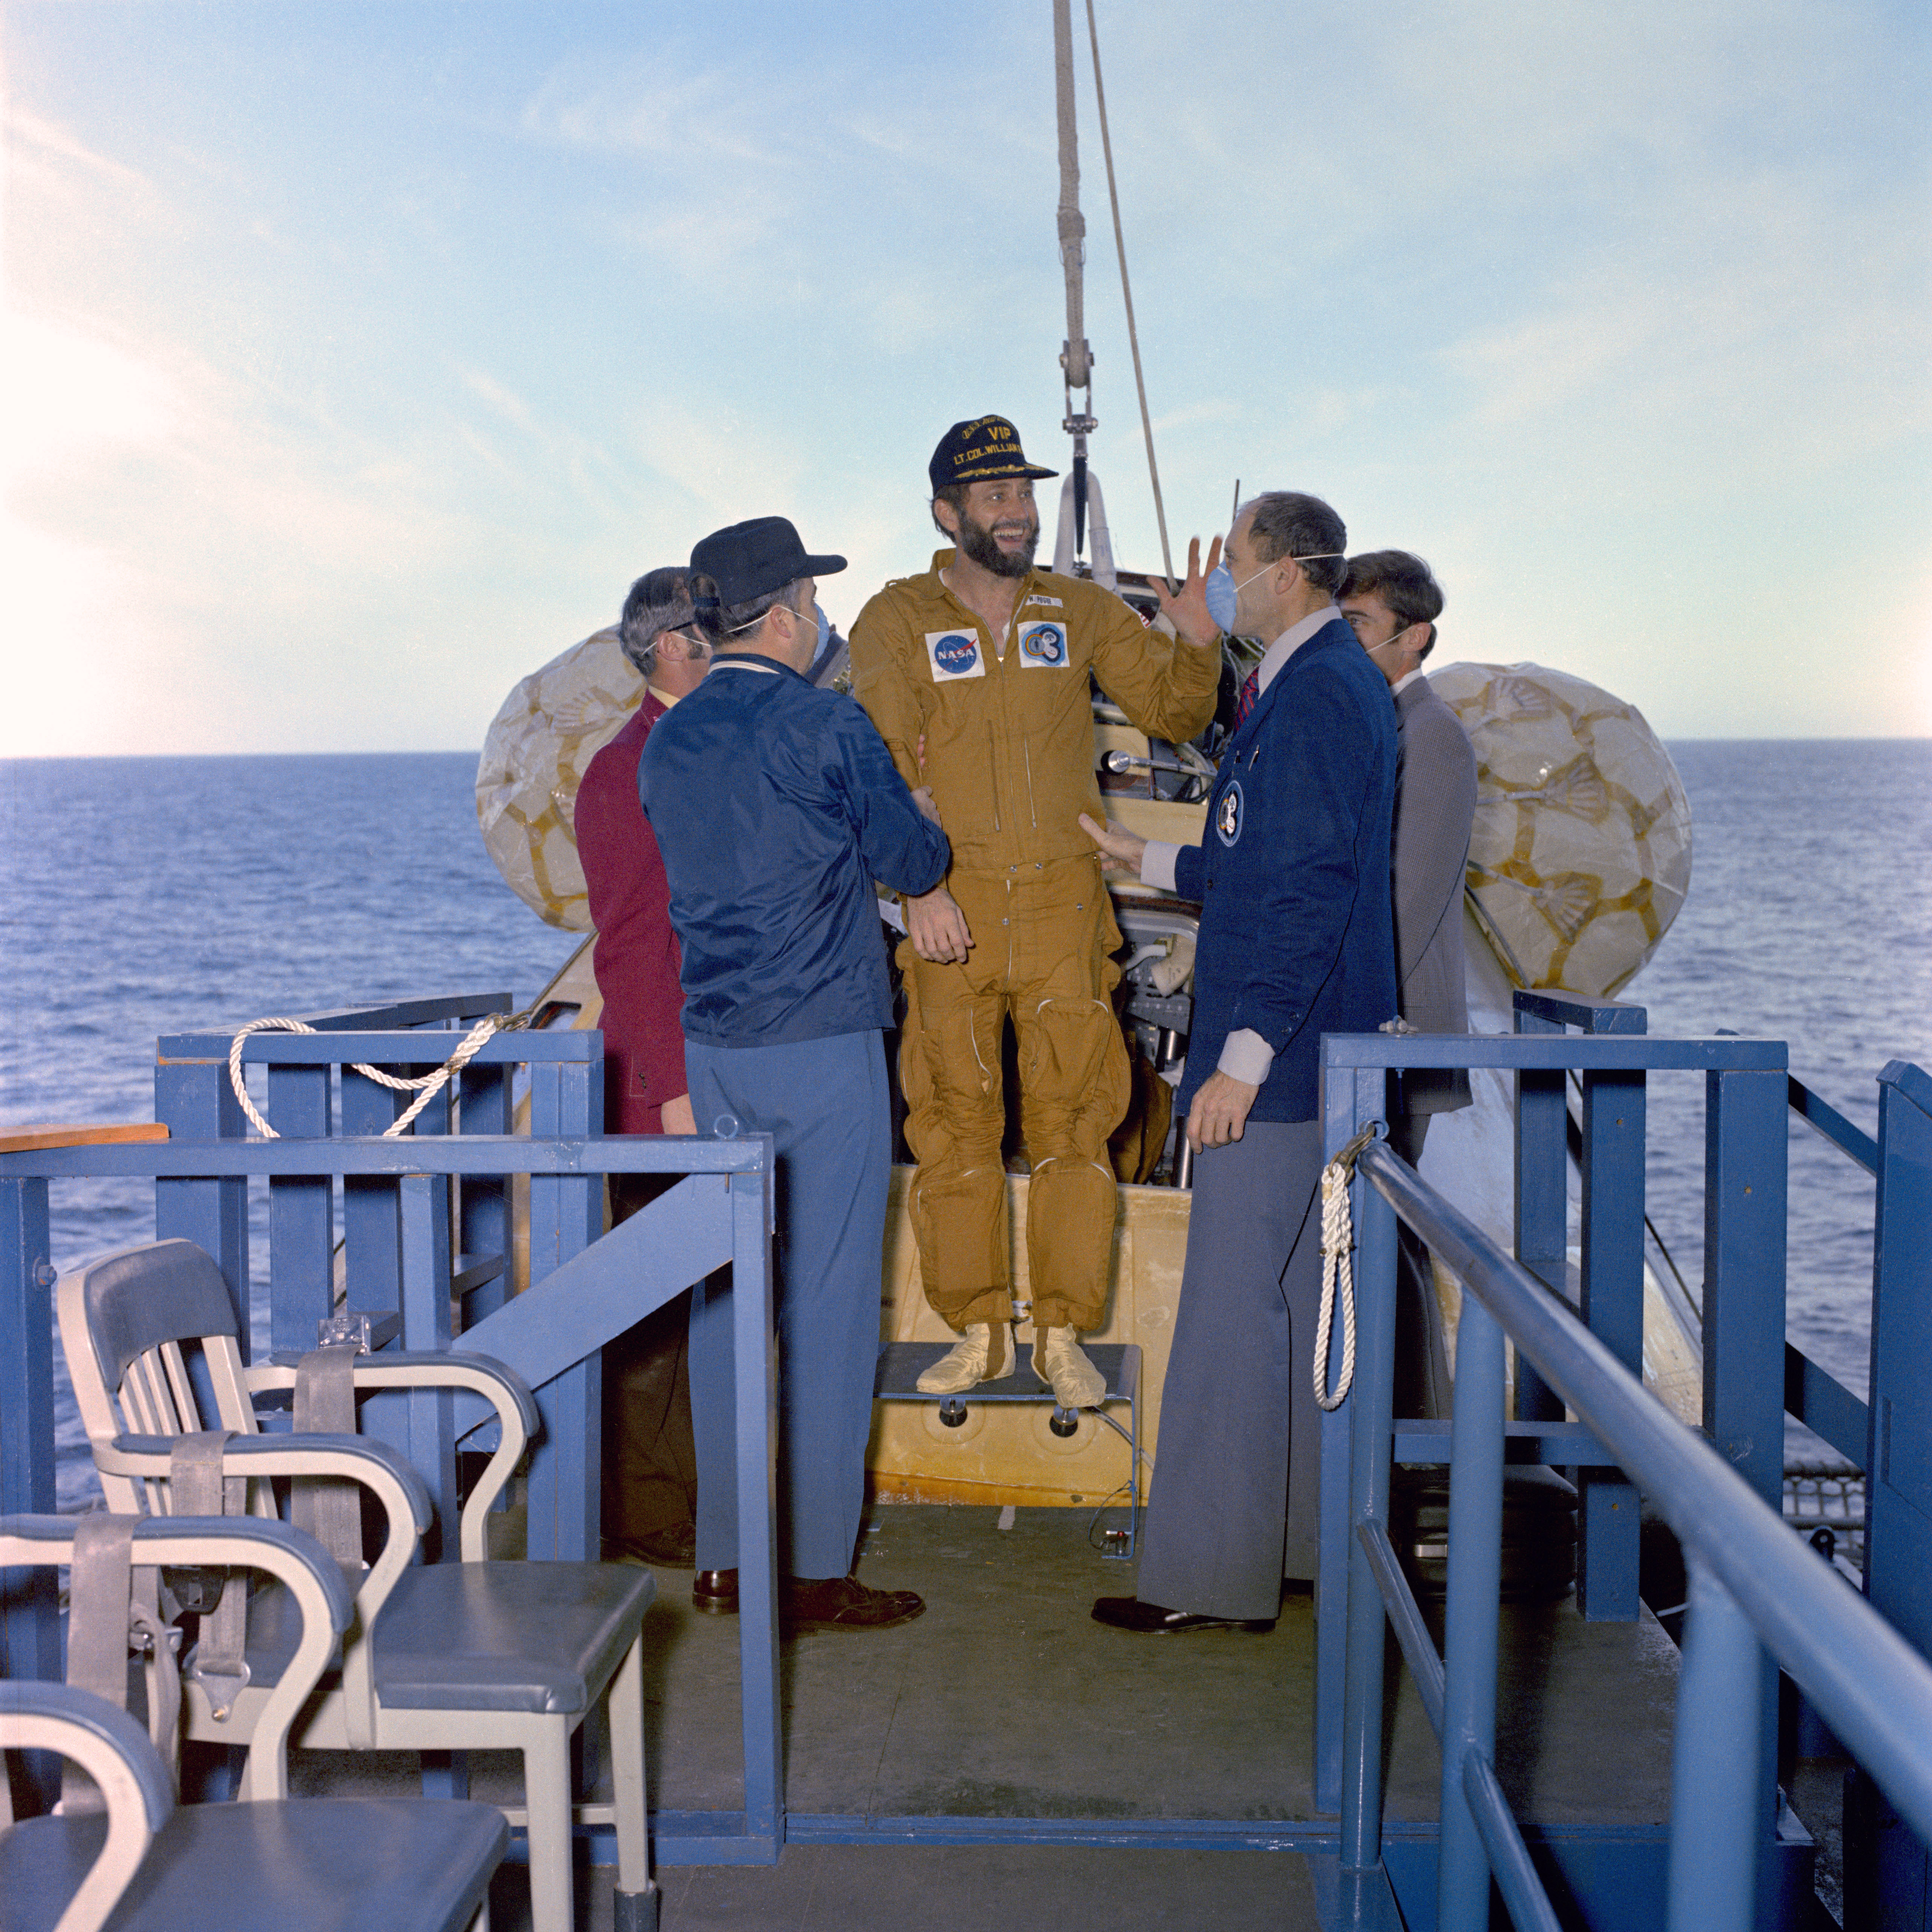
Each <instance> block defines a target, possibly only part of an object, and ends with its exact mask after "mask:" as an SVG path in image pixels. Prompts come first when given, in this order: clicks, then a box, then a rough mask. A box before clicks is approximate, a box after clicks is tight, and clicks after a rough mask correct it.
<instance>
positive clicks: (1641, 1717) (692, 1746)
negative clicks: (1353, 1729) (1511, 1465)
mask: <svg viewBox="0 0 1932 1932" xmlns="http://www.w3.org/2000/svg"><path fill="white" fill-rule="evenodd" d="M998 1516H999V1512H998V1511H996V1510H994V1509H991V1508H938V1507H926V1506H901V1507H892V1508H881V1509H880V1510H878V1511H876V1512H875V1513H874V1517H873V1518H872V1520H871V1526H870V1527H868V1531H867V1533H866V1535H865V1538H863V1541H862V1546H861V1553H860V1561H859V1574H860V1575H861V1577H863V1578H864V1580H865V1581H866V1582H868V1583H873V1584H876V1585H880V1586H891V1587H895V1588H909V1589H916V1590H918V1591H919V1592H920V1593H921V1594H922V1595H923V1596H924V1597H925V1598H926V1602H927V1605H928V1608H927V1610H926V1615H925V1616H923V1617H922V1618H920V1619H919V1620H918V1621H917V1622H914V1623H912V1624H909V1625H904V1626H903V1627H902V1628H900V1629H898V1630H896V1631H883V1632H880V1633H877V1634H871V1635H847V1634H832V1633H824V1634H813V1635H810V1636H807V1637H800V1638H797V1639H794V1640H790V1641H787V1643H785V1644H784V1646H783V1649H782V1652H781V1658H782V1679H781V1688H782V1694H783V1697H784V1706H785V1724H784V1729H785V1737H786V1753H787V1763H786V1779H787V1809H788V1810H789V1811H791V1812H793V1813H797V1814H844V1815H851V1814H860V1815H865V1816H870V1817H892V1816H903V1815H933V1814H941V1815H944V1814H950V1815H954V1816H962V1817H988V1816H1008V1817H1094V1818H1136V1817H1148V1818H1185V1817H1214V1818H1223V1819H1243V1820H1248V1819H1252V1820H1283V1821H1284V1822H1289V1823H1301V1824H1303V1825H1304V1826H1307V1825H1309V1824H1316V1823H1319V1822H1322V1821H1318V1820H1317V1819H1316V1814H1315V1812H1314V1810H1313V1786H1312V1767H1311V1764H1310V1748H1311V1745H1310V1740H1311V1737H1312V1731H1313V1670H1314V1631H1313V1616H1312V1612H1311V1606H1310V1600H1309V1599H1308V1598H1306V1597H1292V1598H1289V1599H1288V1600H1287V1601H1286V1603H1285V1604H1284V1605H1283V1613H1282V1616H1281V1619H1280V1622H1279V1623H1278V1624H1277V1627H1276V1628H1275V1629H1274V1631H1273V1632H1271V1633H1270V1634H1268V1635H1265V1636H1261V1635H1256V1634H1248V1633H1237V1632H1232V1631H1230V1632H1213V1633H1205V1634H1200V1635H1198V1636H1193V1637H1170V1638H1148V1637H1131V1636H1129V1635H1127V1634H1124V1633H1123V1632H1121V1631H1114V1630H1110V1629H1108V1628H1105V1627H1104V1626H1102V1625H1097V1624H1095V1623H1094V1622H1093V1621H1092V1619H1091V1616H1090V1614H1089V1613H1090V1611H1091V1607H1092V1603H1093V1599H1094V1598H1095V1597H1096V1596H1097V1595H1127V1594H1130V1593H1131V1592H1132V1591H1133V1587H1134V1574H1133V1565H1130V1564H1126V1563H1119V1562H1109V1561H1107V1560H1106V1559H1103V1557H1102V1556H1100V1553H1099V1552H1098V1551H1097V1550H1095V1549H1094V1548H1093V1547H1091V1545H1090V1544H1089V1543H1088V1541H1087V1532H1088V1525H1089V1523H1090V1521H1091V1511H1085V1510H1047V1509H1040V1510H1022V1511H1019V1514H1018V1517H1017V1520H1016V1523H1015V1524H1014V1526H1013V1528H1012V1529H1009V1530H1005V1531H1002V1530H1001V1529H999V1528H998ZM1109 1520H1110V1521H1111V1520H1113V1519H1112V1518H1110V1519H1109ZM656 1574H657V1578H658V1602H657V1603H656V1604H654V1605H653V1606H652V1610H651V1612H650V1614H649V1622H648V1623H647V1625H646V1630H647V1631H648V1632H649V1634H650V1635H651V1637H652V1647H651V1656H650V1663H649V1680H648V1683H647V1691H646V1694H647V1697H648V1699H649V1709H648V1713H647V1720H646V1722H647V1731H648V1740H647V1743H648V1758H649V1775H650V1779H651V1793H652V1803H653V1805H661V1806H664V1807H665V1808H667V1809H670V1810H673V1811H712V1810H716V1811H730V1810H734V1809H736V1808H737V1807H738V1806H739V1803H740V1802H741V1784H740V1776H741V1773H740V1760H739V1729H738V1725H739V1712H738V1694H737V1670H738V1656H737V1631H736V1622H735V1620H734V1619H730V1618H713V1617H703V1616H697V1615H696V1614H695V1613H693V1611H692V1610H691V1607H690V1588H691V1580H690V1573H689V1572H688V1571H682V1572H679V1571H658V1572H657V1573H656ZM1504 1621H1505V1631H1504V1658H1505V1662H1504V1670H1503V1683H1502V1694H1501V1698H1500V1706H1501V1709H1500V1714H1499V1733H1498V1751H1497V1757H1498V1768H1499V1772H1500V1774H1501V1775H1502V1780H1503V1782H1504V1784H1505V1787H1506V1788H1507V1789H1508V1790H1509V1792H1510V1794H1511V1798H1512V1799H1513V1800H1514V1802H1516V1803H1517V1805H1518V1807H1519V1811H1520V1815H1525V1816H1526V1817H1529V1818H1531V1819H1534V1820H1537V1821H1538V1822H1539V1823H1544V1824H1548V1825H1553V1826H1564V1825H1575V1824H1580V1823H1585V1822H1588V1821H1601V1822H1604V1823H1612V1824H1615V1825H1618V1826H1625V1827H1629V1826H1649V1825H1654V1824H1655V1823H1658V1822H1659V1821H1661V1820H1664V1819H1666V1818H1667V1817H1668V1814H1669V1803H1670V1718H1671V1709H1672V1703H1673V1696H1674V1692H1675V1688H1676V1651H1675V1649H1674V1648H1673V1646H1672V1645H1671V1644H1670V1641H1669V1640H1668V1639H1667V1637H1664V1634H1663V1633H1662V1632H1661V1631H1660V1630H1659V1629H1658V1627H1657V1625H1655V1622H1652V1620H1651V1619H1650V1618H1649V1616H1648V1614H1646V1616H1645V1617H1644V1619H1643V1621H1642V1622H1640V1623H1638V1624H1636V1625H1628V1624H1626V1625H1616V1624H1598V1625H1585V1624H1584V1623H1583V1622H1582V1621H1581V1619H1579V1618H1578V1617H1577V1614H1576V1612H1575V1610H1574V1606H1572V1605H1570V1604H1565V1605H1562V1606H1559V1607H1556V1608H1554V1609H1544V1610H1507V1611H1506V1612H1505V1620H1504ZM1391 1654H1392V1655H1393V1651H1392V1652H1391ZM1396 1683H1397V1690H1396V1694H1395V1696H1394V1698H1393V1699H1392V1700H1391V1704H1392V1709H1391V1714H1390V1718H1389V1721H1388V1725H1387V1732H1388V1736H1389V1739H1390V1751H1391V1775H1390V1786H1389V1805H1388V1810H1389V1816H1390V1817H1391V1820H1392V1821H1396V1820H1406V1821H1421V1820H1429V1819H1433V1817H1435V1815H1436V1787H1437V1783H1438V1781H1439V1776H1440V1767H1439V1759H1438V1757H1437V1754H1436V1745H1435V1741H1434V1738H1433V1735H1432V1733H1430V1730H1429V1726H1428V1722H1427V1719H1426V1718H1424V1715H1423V1714H1422V1710H1421V1705H1420V1703H1419V1702H1418V1699H1417V1698H1416V1696H1415V1691H1414V1687H1413V1685H1412V1684H1411V1683H1410V1682H1409V1676H1408V1673H1407V1672H1406V1670H1400V1671H1398V1672H1397V1673H1396ZM357 1763H358V1766H359V1769H358V1772H356V1774H355V1775H356V1780H357V1782H358V1784H359V1785H361V1786H362V1787H363V1788H367V1786H368V1781H369V1780H370V1778H371V1774H372V1772H376V1771H377V1766H372V1765H371V1763H370V1761H369V1760H367V1759H363V1760H357ZM293 1769H294V1772H295V1783H296V1786H297V1787H298V1788H299V1789H301V1788H309V1789H313V1788H316V1787H317V1786H319V1785H323V1784H335V1781H336V1779H337V1778H339V1777H340V1776H341V1774H342V1773H343V1772H344V1770H346V1769H347V1766H346V1765H345V1763H344V1760H342V1759H341V1758H340V1757H337V1756H336V1755H335V1754H315V1753H305V1754H300V1755H299V1758H298V1760H297V1761H296V1765H295V1766H294V1767H293ZM380 1772H381V1773H382V1774H383V1775H386V1776H388V1777H392V1778H395V1780H396V1781H397V1784H398V1788H403V1789H413V1788H414V1783H415V1778H414V1765H413V1761H412V1760H407V1759H396V1760H383V1761H382V1763H381V1765H380ZM472 1778H473V1786H472V1789H473V1792H474V1795H475V1796H478V1797H479V1798H489V1797H499V1796H502V1797H505V1798H508V1796H509V1795H510V1794H511V1793H512V1792H514V1790H515V1789H516V1786H517V1768H516V1767H515V1766H514V1763H513V1762H504V1761H492V1760H490V1759H489V1758H487V1757H482V1756H481V1755H479V1756H478V1757H476V1758H475V1759H474V1760H472ZM335 1788H338V1789H340V1788H341V1786H340V1784H336V1786H335ZM583 1876H584V1879H585V1882H583V1884H581V1885H580V1914H579V1917H580V1923H581V1924H583V1925H584V1926H586V1927H602V1926H605V1925H607V1924H609V1923H610V1873H609V1872H608V1870H602V1871H599V1872H597V1873H585V1874H584V1875H583ZM658 1880H659V1882H660V1883H661V1885H662V1886H663V1888H664V1925H665V1926H666V1927H670V1928H682V1927H711V1926H731V1927H743V1928H752V1932H755V1929H756V1928H761V1927H787V1928H797V1932H809V1929H810V1928H817V1927H826V1928H831V1927H848V1928H852V1932H864V1928H868V1927H874V1926H879V1927H886V1926H890V1927H904V1926H907V1925H911V1924H919V1923H920V1922H922V1921H924V1920H925V1919H926V1918H929V1917H930V1918H932V1919H933V1920H934V1921H935V1922H936V1923H938V1924H943V1925H947V1926H949V1927H959V1928H964V1929H965V1932H971V1928H975V1927H995V1926H998V1927H1004V1925H1005V1924H1007V1923H1008V1922H1009V1921H1013V1920H1014V1919H1016V1918H1019V1917H1020V1916H1022V1915H1024V1916H1025V1918H1026V1919H1027V1920H1028V1921H1039V1920H1040V1918H1042V1917H1043V1916H1045V1917H1046V1918H1048V1919H1049V1920H1050V1919H1052V1918H1055V1917H1058V1916H1061V1915H1067V1914H1073V1913H1078V1914H1079V1915H1082V1917H1083V1918H1086V1917H1091V1916H1092V1915H1097V1914H1099V1913H1102V1912H1104V1913H1105V1914H1106V1918H1107V1920H1108V1921H1109V1923H1110V1924H1115V1925H1117V1926H1121V1927H1138V1926H1140V1925H1143V1924H1145V1925H1148V1926H1155V1925H1162V1926H1166V1925H1187V1926H1190V1927H1204V1928H1220V1927H1252V1926H1256V1925H1260V1924H1268V1925H1273V1926H1282V1927H1304V1926H1307V1927H1313V1925H1315V1924H1316V1918H1315V1912H1314V1897H1313V1891H1312V1889H1311V1886H1310V1879H1309V1875H1308V1867H1307V1861H1306V1860H1305V1859H1304V1858H1302V1857H1301V1856H1300V1855H1298V1854H1295V1853H1293V1852H1268V1851H1181V1850H1175V1851H1128V1850H1119V1849H1085V1848H1082V1849H1075V1848H1058V1847H1047V1846H984V1847H978V1846H974V1847H958V1846H922V1845H913V1846H871V1845H859V1846H846V1845H826V1844H794V1845H790V1846H787V1847H786V1849H785V1851H784V1856H783V1858H782V1859H781V1862H780V1863H779V1864H778V1866H777V1867H775V1868H758V1867H752V1868H745V1867H738V1868H723V1867H664V1868H663V1869H661V1870H660V1871H659V1872H658ZM522 1885H523V1879H522V1876H521V1873H520V1871H519V1870H517V1869H516V1868H514V1867H505V1871H504V1873H502V1876H500V1877H499V1881H498V1884H497V1886H496V1894H495V1903H494V1906H493V1912H494V1922H495V1924H496V1926H497V1927H498V1929H499V1932H510V1928H517V1927H521V1926H523V1925H524V1924H527V1922H528V1921H527V1909H528V1908H527V1903H526V1897H524V1896H523V1895H522V1894H521V1888H522Z"/></svg>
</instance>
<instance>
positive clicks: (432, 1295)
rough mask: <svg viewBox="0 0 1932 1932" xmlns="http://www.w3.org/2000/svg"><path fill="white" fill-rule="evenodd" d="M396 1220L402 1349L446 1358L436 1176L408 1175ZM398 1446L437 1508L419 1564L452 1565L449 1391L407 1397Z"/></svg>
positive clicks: (444, 1181) (441, 1209)
mask: <svg viewBox="0 0 1932 1932" xmlns="http://www.w3.org/2000/svg"><path fill="white" fill-rule="evenodd" d="M401 1205H402V1217H403V1346H404V1349H407V1350H410V1351H412V1352H415V1351H421V1352H424V1353H428V1352H431V1351H434V1352H439V1353H446V1352H448V1350H449V1348H450V1346H451V1343H452V1339H453V1338H452V1334H451V1332H450V1319H449V1179H448V1178H447V1176H446V1175H440V1174H408V1175H404V1177H403V1181H402V1187H401ZM401 1400H402V1402H403V1403H404V1404H405V1405H406V1410H405V1413H406V1415H407V1421H406V1423H405V1424H404V1428H405V1439H404V1441H403V1442H401V1443H400V1444H398V1448H401V1450H402V1451H403V1453H404V1454H405V1455H406V1456H407V1457H408V1458H409V1459H410V1462H411V1463H413V1464H414V1465H415V1466H416V1473H417V1474H418V1475H419V1476H421V1477H422V1479H423V1481H425V1483H427V1484H428V1485H429V1491H430V1495H431V1498H432V1499H433V1500H434V1502H435V1505H436V1516H437V1529H438V1530H439V1531H440V1534H441V1538H442V1542H441V1547H440V1548H436V1549H432V1548H428V1547H426V1548H425V1550H424V1552H423V1554H424V1556H425V1559H426V1560H427V1561H428V1562H437V1560H438V1559H440V1558H443V1559H449V1561H451V1562H455V1559H456V1557H457V1553H458V1542H457V1535H456V1526H457V1523H458V1520H459V1517H460V1501H459V1499H458V1493H457V1487H456V1437H455V1396H454V1394H452V1391H449V1390H448V1389H412V1390H411V1391H410V1392H409V1393H408V1394H407V1395H405V1396H404V1397H402V1398H401Z"/></svg>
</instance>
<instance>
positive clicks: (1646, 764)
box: [1430, 664, 1691, 998]
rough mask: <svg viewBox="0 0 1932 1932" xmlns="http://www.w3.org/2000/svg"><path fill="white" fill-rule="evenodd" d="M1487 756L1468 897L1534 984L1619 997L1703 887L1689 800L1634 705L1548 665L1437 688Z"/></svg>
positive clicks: (1443, 674)
mask: <svg viewBox="0 0 1932 1932" xmlns="http://www.w3.org/2000/svg"><path fill="white" fill-rule="evenodd" d="M1430 683H1431V685H1433V686H1434V687H1435V689H1436V693H1437V694H1438V695H1439V697H1442V699H1443V700H1444V701H1445V703H1448V705H1449V706H1450V707H1451V709H1453V710H1454V712H1455V713H1456V715H1457V717H1458V718H1460V719H1461V720H1462V721H1463V730H1465V731H1466V732H1467V733H1469V742H1470V743H1471V745H1473V746H1474V747H1475V753H1476V786H1477V796H1476V821H1475V829H1473V831H1472V833H1471V835H1470V838H1469V874H1468V883H1469V896H1470V898H1472V900H1473V901H1475V909H1476V916H1477V918H1478V921H1479V922H1480V923H1481V926H1482V927H1483V930H1484V935H1485V936H1486V937H1487V938H1488V940H1489V941H1490V944H1491V945H1492V946H1493V947H1494V948H1495V949H1496V957H1497V958H1498V959H1499V960H1500V961H1501V962H1502V967H1503V970H1504V971H1505V972H1506V973H1508V975H1509V976H1510V977H1511V979H1512V980H1514V981H1515V983H1517V985H1518V986H1523V987H1562V988H1563V989H1565V991H1567V992H1572V993H1584V994H1589V995H1593V996H1595V997H1598V998H1609V997H1610V995H1613V994H1614V993H1616V991H1617V989H1619V987H1621V986H1624V985H1625V984H1626V983H1628V981H1629V980H1630V979H1631V977H1633V976H1634V974H1636V972H1637V970H1638V969H1639V968H1640V967H1641V966H1643V964H1644V963H1645V962H1646V960H1648V959H1649V958H1650V956H1651V955H1652V953H1655V951H1656V950H1657V947H1658V941H1660V940H1661V939H1662V938H1663V937H1664V934H1665V933H1666V932H1668V931H1669V930H1670V922H1671V921H1672V920H1673V919H1675V918H1676V916H1677V913H1678V909H1679V907H1681V906H1682V904H1683V903H1684V899H1685V894H1686V893H1687V892H1688V891H1689V890H1690V889H1691V801H1690V799H1689V797H1688V795H1687V794H1686V793H1685V790H1684V784H1683V781H1682V779H1681V778H1679V776H1678V775H1677V767H1676V766H1675V765H1673V763H1671V762H1670V753H1669V752H1667V751H1665V749H1664V745H1663V743H1662V741H1661V739H1659V738H1658V736H1657V733H1655V731H1653V730H1652V729H1651V728H1650V727H1649V724H1646V722H1645V721H1644V718H1643V714H1642V713H1641V712H1639V711H1638V710H1637V707H1636V706H1634V705H1631V704H1625V703H1623V702H1622V700H1621V699H1619V698H1616V697H1612V696H1611V695H1610V693H1609V692H1608V691H1601V690H1599V689H1598V687H1597V686H1596V685H1593V684H1586V683H1585V682H1583V679H1581V678H1579V677H1571V676H1568V674H1566V673H1564V672H1562V671H1557V670H1544V668H1543V667H1541V665H1538V664H1449V665H1446V666H1445V667H1444V668H1443V669H1442V670H1439V671H1438V672H1436V673H1435V675H1434V676H1432V677H1431V678H1430Z"/></svg>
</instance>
